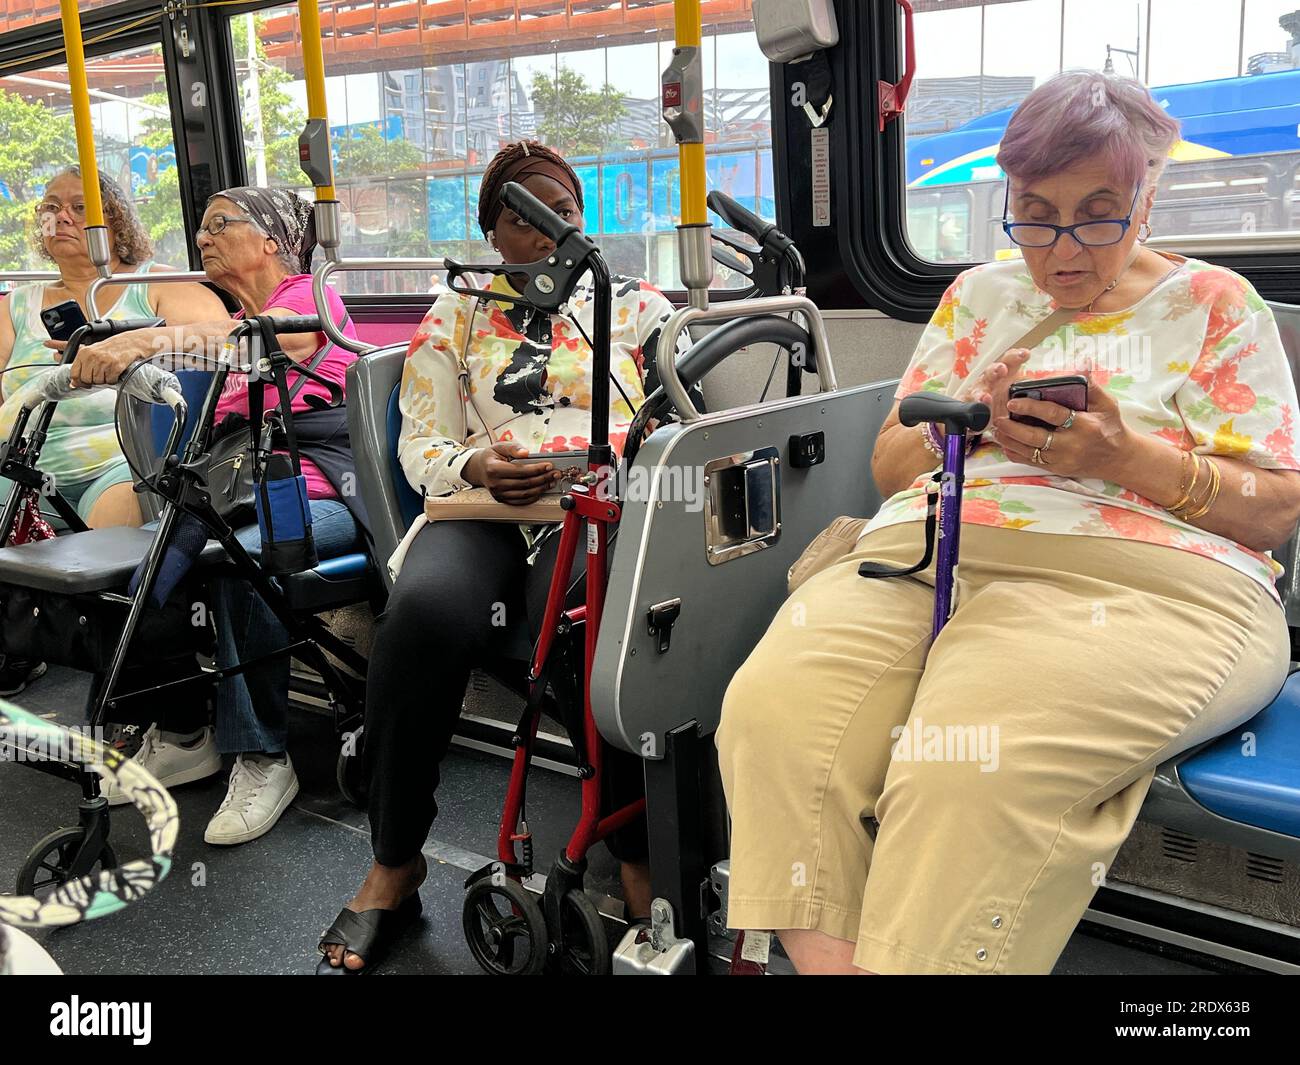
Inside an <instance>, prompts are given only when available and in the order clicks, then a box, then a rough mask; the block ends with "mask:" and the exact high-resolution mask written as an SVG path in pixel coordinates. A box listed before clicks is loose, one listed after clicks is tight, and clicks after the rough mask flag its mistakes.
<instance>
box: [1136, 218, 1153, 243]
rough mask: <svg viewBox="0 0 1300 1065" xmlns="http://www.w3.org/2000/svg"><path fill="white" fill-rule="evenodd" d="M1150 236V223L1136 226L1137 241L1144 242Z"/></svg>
mask: <svg viewBox="0 0 1300 1065" xmlns="http://www.w3.org/2000/svg"><path fill="white" fill-rule="evenodd" d="M1150 236H1151V223H1150V222H1143V223H1142V224H1141V225H1140V226H1138V240H1139V241H1146V240H1147V239H1148V238H1149V237H1150Z"/></svg>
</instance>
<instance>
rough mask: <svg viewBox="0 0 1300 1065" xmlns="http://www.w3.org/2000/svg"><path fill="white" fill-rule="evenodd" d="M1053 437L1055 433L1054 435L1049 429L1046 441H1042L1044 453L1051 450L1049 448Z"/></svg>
mask: <svg viewBox="0 0 1300 1065" xmlns="http://www.w3.org/2000/svg"><path fill="white" fill-rule="evenodd" d="M1055 435H1056V433H1054V432H1053V431H1052V430H1051V429H1049V430H1048V431H1047V439H1046V440H1045V441H1043V450H1044V451H1049V450H1051V447H1052V437H1054V436H1055Z"/></svg>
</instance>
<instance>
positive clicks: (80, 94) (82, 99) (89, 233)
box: [59, 0, 109, 277]
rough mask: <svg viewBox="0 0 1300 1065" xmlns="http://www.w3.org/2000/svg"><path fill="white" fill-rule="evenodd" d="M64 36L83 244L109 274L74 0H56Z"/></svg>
mask: <svg viewBox="0 0 1300 1065" xmlns="http://www.w3.org/2000/svg"><path fill="white" fill-rule="evenodd" d="M59 14H60V16H61V17H62V19H63V40H64V45H65V47H66V49H67V55H68V91H69V93H70V95H71V97H72V119H73V122H74V124H75V125H76V128H77V158H78V160H79V162H80V164H81V186H82V189H81V191H82V195H83V196H84V197H85V200H86V246H87V249H88V250H89V252H90V261H91V262H92V263H94V264H95V266H97V267H98V268H99V272H100V273H101V274H103V275H104V276H105V277H108V275H109V260H108V227H107V226H105V225H104V201H103V198H102V197H101V196H100V194H99V166H98V165H97V164H96V162H95V131H94V128H93V127H92V126H91V124H90V89H89V87H88V86H87V84H86V53H85V46H84V45H83V44H82V41H81V14H80V12H78V11H77V0H59Z"/></svg>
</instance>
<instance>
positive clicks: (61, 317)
mask: <svg viewBox="0 0 1300 1065" xmlns="http://www.w3.org/2000/svg"><path fill="white" fill-rule="evenodd" d="M41 321H42V322H43V323H45V331H46V332H47V333H49V334H50V339H51V340H71V339H72V334H73V333H75V332H76V331H77V330H78V329H80V328H81V327H82V326H83V325H85V324H86V316H85V314H83V313H82V310H81V308H80V307H78V306H77V301H76V300H64V301H63V302H62V303H56V304H55V305H54V306H53V307H47V308H46V309H45V310H43V311H41Z"/></svg>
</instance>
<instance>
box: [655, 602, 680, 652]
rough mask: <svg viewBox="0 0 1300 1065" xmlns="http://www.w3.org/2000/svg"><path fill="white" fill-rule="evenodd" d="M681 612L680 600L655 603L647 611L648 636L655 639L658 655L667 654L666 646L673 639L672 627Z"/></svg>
mask: <svg viewBox="0 0 1300 1065" xmlns="http://www.w3.org/2000/svg"><path fill="white" fill-rule="evenodd" d="M681 612H682V601H681V600H680V599H666V600H664V602H662V603H655V605H654V606H652V607H651V608H650V609H649V610H648V611H647V618H648V620H649V622H650V635H651V636H653V637H654V638H655V641H656V642H655V648H656V650H658V652H659V653H660V654H665V653H667V651H668V644H669V643H670V642H671V640H672V638H673V625H674V624H675V623H676V621H677V618H678V616H679V615H680V614H681Z"/></svg>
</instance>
